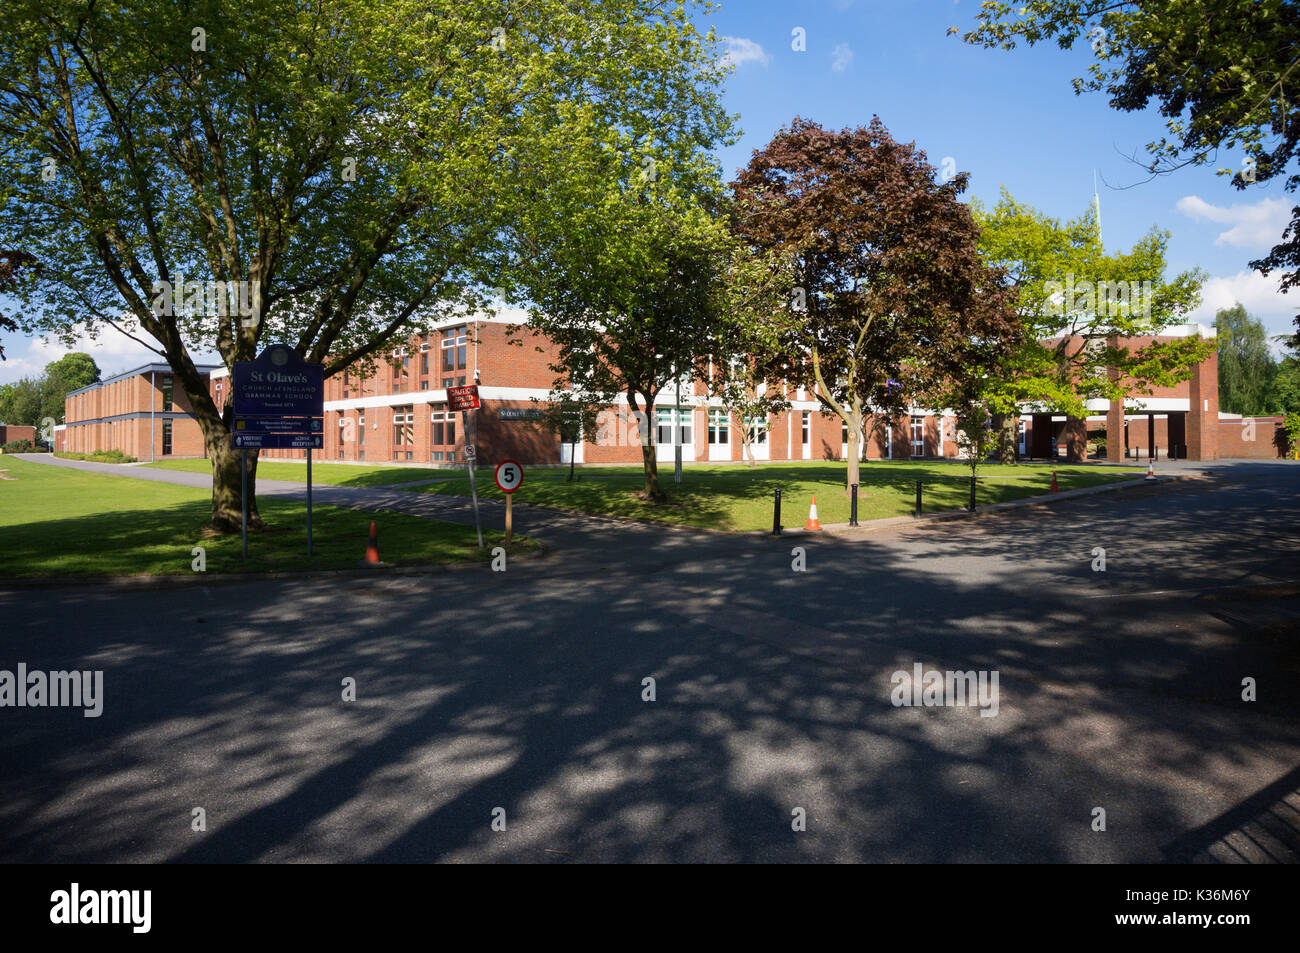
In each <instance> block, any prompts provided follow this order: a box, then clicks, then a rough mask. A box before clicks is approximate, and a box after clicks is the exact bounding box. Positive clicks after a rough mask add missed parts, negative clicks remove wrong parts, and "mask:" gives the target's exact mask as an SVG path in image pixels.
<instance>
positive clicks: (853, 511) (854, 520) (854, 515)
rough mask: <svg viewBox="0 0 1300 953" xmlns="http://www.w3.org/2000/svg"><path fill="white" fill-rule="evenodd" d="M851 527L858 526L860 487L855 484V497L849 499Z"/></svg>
mask: <svg viewBox="0 0 1300 953" xmlns="http://www.w3.org/2000/svg"><path fill="white" fill-rule="evenodd" d="M849 525H850V526H857V525H858V485H857V484H856V483H855V484H853V496H852V497H850V498H849Z"/></svg>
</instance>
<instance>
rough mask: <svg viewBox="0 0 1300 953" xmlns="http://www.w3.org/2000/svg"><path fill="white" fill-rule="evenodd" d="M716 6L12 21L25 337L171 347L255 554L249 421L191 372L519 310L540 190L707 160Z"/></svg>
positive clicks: (94, 4)
mask: <svg viewBox="0 0 1300 953" xmlns="http://www.w3.org/2000/svg"><path fill="white" fill-rule="evenodd" d="M695 6H696V4H694V3H693V2H691V0H670V2H662V0H531V2H528V3H516V2H513V0H454V2H453V0H305V2H304V0H194V2H185V3H176V2H173V0H132V2H131V3H129V4H125V3H120V2H110V3H105V2H100V0H9V2H7V3H5V4H4V5H3V7H2V8H0V164H3V167H4V168H5V170H6V174H5V175H4V176H3V177H0V234H5V235H7V236H10V235H12V236H14V238H15V241H14V244H16V245H17V246H18V247H22V248H24V249H30V251H31V253H32V254H33V255H35V256H36V257H37V258H38V259H40V260H41V262H42V264H43V265H44V266H45V267H44V268H43V270H42V277H41V280H36V278H35V276H34V275H33V276H32V278H31V280H28V281H20V282H19V287H18V289H17V294H18V295H19V297H20V299H21V300H22V303H23V305H24V311H23V314H22V316H21V320H22V321H24V322H25V323H26V324H28V325H32V326H40V327H42V328H43V329H46V330H54V331H58V332H61V333H64V334H66V335H68V336H71V335H72V334H74V333H75V331H76V329H77V325H78V324H79V323H81V322H88V323H90V324H92V325H95V326H99V327H106V326H113V327H117V328H119V329H120V330H122V331H124V332H126V333H128V334H131V335H132V336H134V337H136V338H137V339H138V340H141V341H143V342H145V343H146V344H148V345H149V346H151V347H153V348H154V349H155V350H156V351H157V352H158V353H159V354H160V355H161V356H162V357H163V358H164V359H165V360H166V361H167V362H168V363H169V364H170V365H171V367H172V369H173V372H174V374H175V377H176V381H177V384H178V385H179V386H180V387H181V388H183V389H184V391H185V393H186V395H187V396H188V397H189V401H190V404H191V406H192V407H193V410H194V414H195V417H196V418H197V420H198V423H199V426H200V427H201V429H202V431H203V435H204V442H205V444H206V447H207V452H208V454H209V456H210V457H211V459H212V465H213V496H212V525H213V526H214V527H215V528H217V529H219V530H226V531H229V530H233V529H235V528H237V527H238V524H239V513H240V509H241V499H240V476H241V462H240V456H239V455H238V454H237V453H235V452H234V451H233V450H232V449H231V446H230V425H231V421H230V410H231V405H230V402H229V396H227V402H226V405H225V406H224V407H217V406H216V405H215V404H214V403H213V401H212V400H211V399H210V397H209V395H208V392H207V390H206V389H205V387H204V382H203V379H202V378H201V377H200V375H199V373H198V371H197V369H196V367H195V361H194V359H193V356H192V355H193V353H194V352H195V349H196V348H203V349H215V350H216V351H217V352H218V353H219V354H220V356H221V359H222V361H223V362H225V364H226V365H227V366H228V367H229V366H232V365H233V364H234V363H235V362H237V361H247V360H251V359H252V358H253V357H255V356H256V355H257V353H258V352H259V351H260V350H261V349H262V348H263V347H264V346H265V345H266V344H268V343H270V342H275V341H283V342H287V343H289V344H290V345H291V346H292V347H293V348H294V349H295V350H296V351H297V352H298V353H299V354H300V355H301V356H302V357H303V358H305V359H306V360H308V361H312V362H321V363H324V364H325V366H326V367H325V370H326V374H327V375H332V374H335V373H338V372H340V371H342V370H344V369H345V368H347V367H348V366H349V365H351V364H352V363H353V362H356V361H365V360H367V359H369V358H371V357H372V356H373V355H375V354H376V353H379V352H381V351H382V350H383V349H384V348H385V347H386V346H389V345H390V344H391V343H392V342H394V341H396V340H400V339H404V338H406V337H407V336H408V335H409V334H410V333H412V332H413V331H416V330H419V329H421V328H422V327H424V326H426V324H427V322H428V321H429V320H431V319H432V318H434V317H437V316H438V315H439V314H440V313H443V312H445V311H446V310H448V309H451V308H453V307H456V306H458V305H460V304H465V303H473V301H474V300H475V298H474V297H473V296H471V295H469V294H468V291H470V290H473V289H481V288H486V287H492V286H496V285H498V284H503V283H504V282H503V281H502V280H501V279H500V271H501V269H502V267H503V266H504V262H505V259H506V257H507V255H508V244H507V242H506V240H505V238H504V236H505V234H506V231H507V226H509V225H510V224H511V223H512V222H513V221H515V220H516V219H517V218H518V217H519V216H520V215H521V209H522V208H523V207H524V206H526V205H527V206H536V205H538V204H544V203H545V202H546V200H547V198H548V190H547V189H546V188H542V189H540V190H536V191H535V190H533V189H532V188H531V185H532V184H534V183H538V182H543V183H555V188H556V189H559V190H562V191H565V192H567V193H571V192H572V191H573V190H575V189H576V188H578V186H577V185H574V184H572V183H570V184H568V185H562V184H561V183H565V182H566V181H567V180H566V173H567V168H566V163H567V159H568V156H569V153H568V152H567V151H566V149H582V148H587V147H588V146H589V144H590V143H593V142H595V143H602V144H617V145H622V144H628V145H631V146H634V147H635V148H636V149H637V150H638V151H639V152H640V153H642V154H644V155H646V156H665V155H673V154H676V153H679V152H683V151H691V150H694V149H696V148H697V147H698V144H699V143H700V142H702V141H703V142H707V141H709V138H710V136H709V131H710V129H712V128H713V126H714V125H715V123H716V122H717V121H718V120H719V117H720V115H721V113H720V110H719V109H718V107H717V104H716V96H715V95H714V92H713V86H714V85H715V84H716V80H717V78H718V76H719V75H720V74H721V72H722V70H723V67H722V65H721V64H720V57H719V51H718V49H717V44H716V42H715V40H714V39H713V37H712V35H711V34H709V35H702V34H701V33H700V31H699V30H698V29H697V27H696V25H695V22H694V18H693V14H694V12H695V10H694V7H695ZM209 282H212V283H216V282H221V283H222V284H221V285H220V286H218V285H215V284H208V283H209ZM169 287H170V288H171V289H173V290H176V291H177V292H178V294H176V295H174V296H173V295H169V294H168V293H167V292H168V289H169ZM231 291H233V292H234V295H233V299H234V300H233V301H232V300H231V295H230V294H228V293H229V292H231ZM227 395H229V391H227ZM248 471H249V472H248V474H247V475H248V477H249V486H250V490H252V488H254V487H255V478H256V454H252V455H250V458H249V463H248ZM249 504H250V505H249V510H250V514H251V515H252V517H253V523H254V525H259V524H260V520H259V519H258V518H257V516H256V512H257V511H256V505H255V500H250V501H249Z"/></svg>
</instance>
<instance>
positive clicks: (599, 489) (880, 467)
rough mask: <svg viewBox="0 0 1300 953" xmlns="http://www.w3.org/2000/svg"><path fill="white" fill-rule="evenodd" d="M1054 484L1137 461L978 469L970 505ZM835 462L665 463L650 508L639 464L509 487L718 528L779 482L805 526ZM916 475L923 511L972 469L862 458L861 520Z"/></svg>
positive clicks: (456, 488) (964, 486) (845, 511)
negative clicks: (657, 500)
mask: <svg viewBox="0 0 1300 953" xmlns="http://www.w3.org/2000/svg"><path fill="white" fill-rule="evenodd" d="M1053 470H1055V471H1056V474H1057V486H1058V488H1059V489H1061V490H1072V489H1077V488H1079V487H1085V486H1095V485H1097V484H1101V483H1109V482H1114V481H1117V480H1128V479H1132V478H1133V477H1134V476H1135V475H1137V474H1139V473H1141V472H1144V471H1142V470H1140V469H1119V468H1112V467H1107V468H1101V467H1089V466H1055V467H1053V466H1051V465H1041V464H1035V465H1028V464H1020V465H1018V466H995V465H986V466H982V467H980V470H979V482H978V483H977V485H976V496H975V499H976V504H977V505H984V504H988V503H999V502H1002V501H1005V500H1014V499H1020V498H1022V497H1027V496H1037V495H1039V494H1042V493H1047V492H1048V491H1049V489H1050V487H1051V482H1052V471H1053ZM844 473H845V464H844V463H842V462H807V463H791V464H783V463H769V464H760V465H759V466H758V467H756V468H753V469H751V468H749V467H747V466H701V465H697V466H688V467H686V468H685V469H684V471H683V483H682V484H681V485H680V486H677V485H675V484H674V483H673V468H672V465H671V464H669V465H667V466H666V467H665V466H661V467H660V470H659V481H660V486H661V487H662V488H663V489H664V491H665V492H667V493H668V496H669V501H668V503H667V504H665V505H662V506H652V505H650V504H648V503H646V502H645V501H643V500H641V499H640V498H639V496H638V494H639V492H640V491H641V489H642V485H643V483H642V476H641V468H640V467H617V468H600V469H592V470H586V471H584V472H582V473H580V476H581V477H582V479H581V480H580V481H575V482H573V483H569V482H567V476H568V471H567V470H532V471H529V472H527V473H526V474H525V477H524V484H523V486H522V487H521V488H520V489H519V490H518V491H517V492H516V493H515V501H516V502H518V503H534V504H539V505H542V506H557V507H561V508H564V509H571V510H578V511H581V512H584V513H593V514H601V515H609V516H623V517H631V518H635V519H648V520H655V521H660V522H665V523H681V524H685V525H689V526H703V527H710V528H714V529H724V530H734V531H741V530H763V529H771V527H772V496H773V491H774V490H775V489H777V488H778V487H779V488H780V489H781V496H782V501H781V516H782V525H783V526H786V527H794V526H802V525H803V524H804V523H805V522H806V521H807V518H808V504H809V503H810V502H811V499H812V497H813V495H814V494H816V496H817V509H818V515H819V517H820V519H821V522H822V524H823V525H826V524H829V523H847V522H848V521H849V499H848V494H847V493H846V492H845V489H844ZM918 479H919V480H923V481H924V485H923V491H922V495H923V505H924V510H925V512H927V513H933V512H936V511H939V510H952V509H960V508H962V507H964V506H966V504H967V501H968V500H969V498H970V468H969V467H968V466H966V465H965V464H962V463H937V462H936V463H907V462H901V461H898V462H895V461H876V460H873V461H869V462H865V463H863V464H862V469H861V476H860V487H859V491H858V519H859V520H860V521H863V520H872V519H881V518H884V517H890V516H904V515H907V514H909V513H911V512H912V511H913V508H914V507H915V503H916V481H917V480H918ZM477 484H478V493H479V496H480V498H485V499H500V498H501V496H502V493H501V491H500V490H498V489H497V487H496V483H495V482H494V481H493V479H492V475H491V473H490V472H487V473H481V474H480V475H479V478H478V480H477ZM411 489H412V490H413V491H414V492H425V493H444V494H451V495H456V496H467V495H468V494H469V480H468V479H466V478H464V477H462V478H459V479H456V480H453V481H450V482H446V483H437V484H431V485H429V486H423V487H412V488H411Z"/></svg>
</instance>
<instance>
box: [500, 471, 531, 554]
mask: <svg viewBox="0 0 1300 953" xmlns="http://www.w3.org/2000/svg"><path fill="white" fill-rule="evenodd" d="M494 476H495V478H496V481H497V486H498V487H500V488H501V492H502V493H504V494H505V495H506V545H507V546H509V545H510V537H511V535H512V533H513V532H514V514H513V513H512V512H511V505H510V503H511V500H513V499H514V496H515V490H517V489H519V487H520V485H521V484H522V483H523V482H524V468H523V467H521V466H520V465H519V464H518V463H517V462H515V461H514V460H502V461H501V462H500V463H498V464H497V471H496V473H495V474H494Z"/></svg>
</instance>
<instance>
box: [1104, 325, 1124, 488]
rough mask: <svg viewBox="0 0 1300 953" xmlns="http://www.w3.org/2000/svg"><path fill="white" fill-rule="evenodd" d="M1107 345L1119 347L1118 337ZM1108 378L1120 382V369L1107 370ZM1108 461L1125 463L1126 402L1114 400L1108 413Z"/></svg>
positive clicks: (1112, 367) (1110, 368)
mask: <svg viewBox="0 0 1300 953" xmlns="http://www.w3.org/2000/svg"><path fill="white" fill-rule="evenodd" d="M1106 343H1107V344H1108V345H1109V346H1110V347H1118V346H1119V338H1118V337H1114V336H1112V337H1110V338H1109V339H1107V341H1106ZM1106 376H1107V377H1109V378H1110V379H1111V380H1112V381H1118V380H1119V368H1118V367H1114V366H1111V367H1108V368H1106ZM1106 460H1107V462H1109V463H1123V462H1124V401H1123V399H1122V398H1121V399H1120V400H1112V401H1111V402H1110V408H1109V409H1108V410H1107V411H1106Z"/></svg>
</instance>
